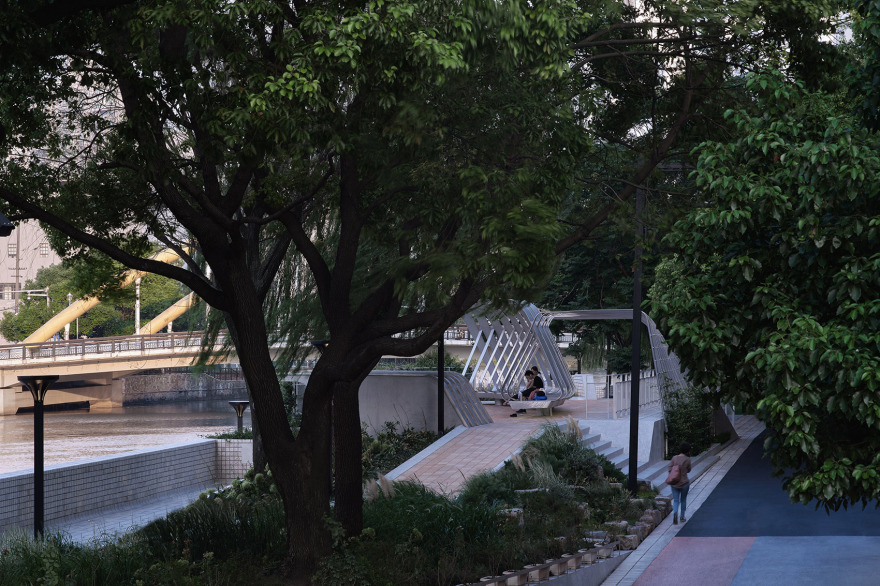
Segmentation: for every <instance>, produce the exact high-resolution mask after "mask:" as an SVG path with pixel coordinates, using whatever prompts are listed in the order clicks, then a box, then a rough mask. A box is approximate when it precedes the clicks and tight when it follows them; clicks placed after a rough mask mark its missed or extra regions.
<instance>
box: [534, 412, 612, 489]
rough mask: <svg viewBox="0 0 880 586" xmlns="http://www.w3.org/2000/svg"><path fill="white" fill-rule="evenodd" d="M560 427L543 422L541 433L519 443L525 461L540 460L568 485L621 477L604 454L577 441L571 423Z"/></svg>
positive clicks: (577, 434)
mask: <svg viewBox="0 0 880 586" xmlns="http://www.w3.org/2000/svg"><path fill="white" fill-rule="evenodd" d="M569 428H570V429H568V430H564V429H563V428H562V427H561V426H559V425H555V424H547V425H544V426H543V427H542V428H541V433H540V434H539V435H537V436H534V437H531V438H529V439H528V440H527V441H526V443H525V444H524V445H523V449H522V457H523V459H525V460H533V461H542V462H545V463H547V464H549V465H550V466H551V468H552V469H553V471H554V472H555V473H556V474H558V475H559V476H560V477H562V478H564V479H565V480H566V482H568V483H569V484H587V483H591V482H595V481H597V480H600V479H602V478H606V477H607V478H611V479H613V480H622V478H623V476H622V474H623V473H622V472H621V471H620V470H618V469H617V468H616V467H615V466H614V465H613V464H612V463H611V462H610V461H609V460H608V458H606V457H605V456H603V455H601V454H597V453H596V452H594V451H593V450H591V449H589V448H585V447H583V446H582V445H581V444H580V437H581V436H580V433H579V432H578V431H577V430H576V428H575V426H571V425H570V426H569Z"/></svg>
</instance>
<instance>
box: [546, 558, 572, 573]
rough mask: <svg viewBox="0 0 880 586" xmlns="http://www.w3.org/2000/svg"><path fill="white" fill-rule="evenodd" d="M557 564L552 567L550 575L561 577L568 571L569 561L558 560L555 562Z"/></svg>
mask: <svg viewBox="0 0 880 586" xmlns="http://www.w3.org/2000/svg"><path fill="white" fill-rule="evenodd" d="M554 561H555V562H556V563H555V564H553V565H552V566H550V575H551V576H561V575H563V574H564V573H566V572H567V571H568V560H567V559H565V558H563V559H558V560H554Z"/></svg>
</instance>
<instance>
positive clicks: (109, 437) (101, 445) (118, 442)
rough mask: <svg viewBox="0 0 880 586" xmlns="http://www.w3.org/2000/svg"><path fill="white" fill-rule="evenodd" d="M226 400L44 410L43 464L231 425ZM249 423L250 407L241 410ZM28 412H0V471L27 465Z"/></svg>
mask: <svg viewBox="0 0 880 586" xmlns="http://www.w3.org/2000/svg"><path fill="white" fill-rule="evenodd" d="M236 424H237V419H236V416H235V411H233V410H232V407H230V406H229V403H228V402H227V401H194V402H174V403H170V402H166V403H153V404H148V405H132V406H126V407H118V408H114V409H111V410H107V411H85V410H83V411H68V412H54V413H46V415H45V438H46V439H45V442H46V444H45V445H46V456H45V461H46V465H47V466H48V465H52V464H62V463H65V462H74V461H77V460H82V459H85V458H96V457H100V456H107V455H110V454H118V453H121V452H128V451H132V450H140V449H144V448H151V447H156V446H162V445H166V444H174V443H183V442H189V441H193V440H198V439H202V438H204V437H205V436H206V435H209V434H214V433H219V432H222V431H229V430H231V429H233V428H235V426H236ZM244 424H245V425H246V426H250V409H248V410H247V411H246V412H245V414H244ZM33 429H34V424H33V416H32V415H8V416H4V417H0V444H2V445H3V450H2V451H0V474H2V473H6V472H14V471H18V470H27V469H32V468H33V465H34V451H33V450H34V443H33Z"/></svg>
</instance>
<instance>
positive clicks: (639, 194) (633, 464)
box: [627, 189, 645, 496]
mask: <svg viewBox="0 0 880 586" xmlns="http://www.w3.org/2000/svg"><path fill="white" fill-rule="evenodd" d="M644 198H645V195H644V192H643V191H642V190H641V189H638V190H636V246H635V264H634V266H633V313H632V363H631V365H630V366H631V367H632V380H631V381H630V387H629V388H630V395H629V406H630V407H629V479H628V483H627V484H628V486H627V488H628V489H629V491H630V492H631V493H632V495H633V496H636V495H637V493H638V473H639V461H638V460H639V459H638V455H639V374H640V371H641V362H642V242H641V239H642V218H641V215H642V206H643V205H644V202H645V199H644Z"/></svg>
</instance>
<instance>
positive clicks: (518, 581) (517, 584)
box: [502, 570, 529, 586]
mask: <svg viewBox="0 0 880 586" xmlns="http://www.w3.org/2000/svg"><path fill="white" fill-rule="evenodd" d="M511 574H516V571H515V570H508V571H506V572H504V573H503V574H502V575H503V576H510V575H511ZM528 582H529V575H528V574H517V575H516V576H510V577H509V578H508V579H507V582H506V586H525V585H526V584H528Z"/></svg>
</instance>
